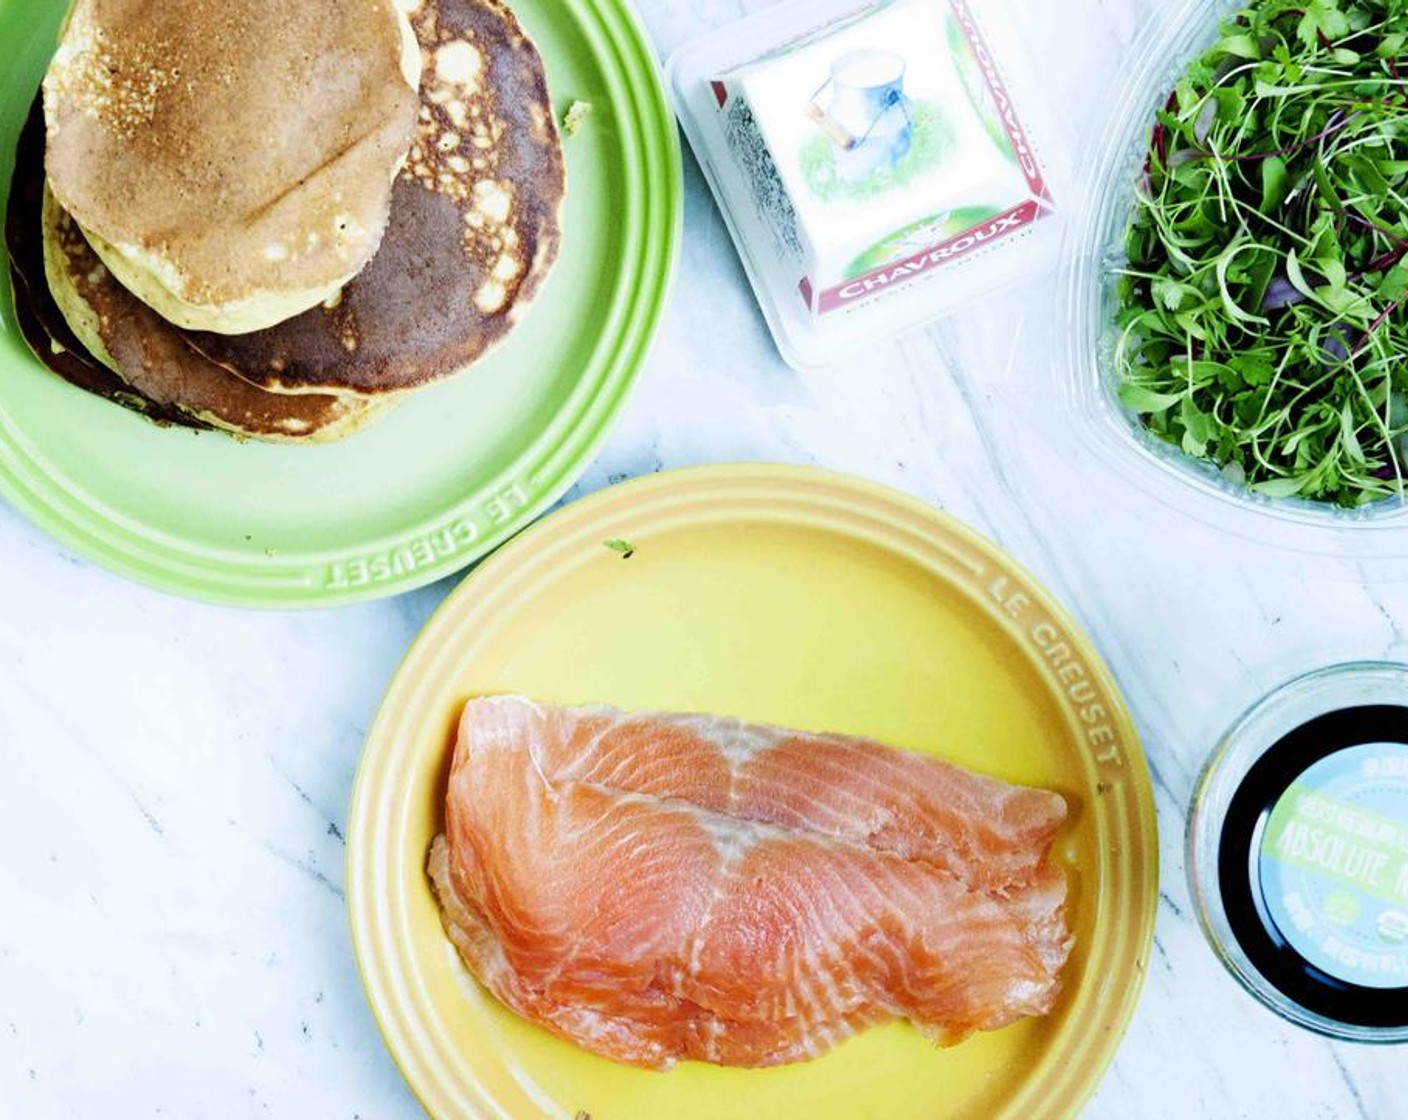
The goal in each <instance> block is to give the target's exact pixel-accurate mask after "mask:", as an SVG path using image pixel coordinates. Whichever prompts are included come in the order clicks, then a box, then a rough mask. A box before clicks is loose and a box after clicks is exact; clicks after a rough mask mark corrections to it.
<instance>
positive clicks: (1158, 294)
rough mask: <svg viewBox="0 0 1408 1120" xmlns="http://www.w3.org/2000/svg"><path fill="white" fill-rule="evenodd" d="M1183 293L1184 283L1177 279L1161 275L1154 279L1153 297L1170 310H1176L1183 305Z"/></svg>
mask: <svg viewBox="0 0 1408 1120" xmlns="http://www.w3.org/2000/svg"><path fill="white" fill-rule="evenodd" d="M1183 293H1184V285H1183V284H1180V283H1179V282H1178V281H1177V280H1170V279H1169V278H1168V277H1166V276H1161V277H1160V278H1159V279H1157V280H1155V281H1154V298H1155V299H1156V300H1158V301H1159V303H1161V304H1162V305H1163V306H1164V307H1166V308H1168V310H1170V311H1177V310H1178V309H1179V308H1180V307H1182V306H1183Z"/></svg>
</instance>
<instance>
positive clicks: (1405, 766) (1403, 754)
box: [1258, 743, 1408, 988]
mask: <svg viewBox="0 0 1408 1120" xmlns="http://www.w3.org/2000/svg"><path fill="white" fill-rule="evenodd" d="M1258 869H1259V872H1260V876H1261V891H1262V898H1263V900H1264V902H1265V906H1266V910H1267V912H1268V913H1269V914H1270V917H1271V919H1272V921H1273V922H1274V923H1275V925H1276V928H1277V930H1279V931H1280V933H1281V936H1282V937H1283V938H1284V939H1285V940H1286V941H1287V942H1289V943H1290V945H1291V947H1292V948H1293V949H1295V951H1296V952H1298V953H1299V954H1300V955H1301V956H1302V957H1304V958H1305V959H1306V960H1307V961H1309V962H1310V963H1311V964H1312V965H1314V966H1315V967H1316V968H1318V969H1320V970H1321V971H1322V972H1324V973H1326V974H1328V975H1330V976H1332V977H1334V978H1335V979H1337V980H1341V981H1343V982H1344V983H1346V984H1353V985H1355V986H1356V987H1360V988H1408V746H1405V745H1404V744H1402V743H1371V744H1368V745H1365V746H1360V747H1351V748H1349V749H1348V750H1343V751H1339V752H1337V753H1335V754H1332V755H1330V756H1328V757H1326V758H1323V759H1321V760H1320V761H1319V762H1317V763H1316V764H1315V765H1314V766H1312V767H1310V769H1308V770H1307V771H1305V773H1303V774H1302V775H1301V776H1300V777H1299V778H1298V779H1296V782H1295V784H1294V785H1292V786H1291V788H1290V789H1289V790H1287V791H1286V793H1285V795H1284V796H1283V797H1282V798H1281V800H1280V801H1278V802H1277V803H1276V807H1275V808H1274V809H1273V810H1272V813H1271V818H1270V820H1269V821H1268V822H1267V825H1266V829H1265V831H1264V832H1263V834H1262V838H1261V845H1260V854H1259V858H1258Z"/></svg>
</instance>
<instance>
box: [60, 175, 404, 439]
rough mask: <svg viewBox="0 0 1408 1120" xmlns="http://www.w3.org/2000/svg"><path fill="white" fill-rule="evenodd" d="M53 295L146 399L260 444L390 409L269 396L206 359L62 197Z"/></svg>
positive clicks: (354, 427) (350, 400)
mask: <svg viewBox="0 0 1408 1120" xmlns="http://www.w3.org/2000/svg"><path fill="white" fill-rule="evenodd" d="M44 265H45V275H46V276H47V278H48V282H49V290H50V292H51V293H52V295H53V297H54V300H55V301H56V302H57V303H58V305H59V309H60V310H61V311H62V312H63V315H64V318H65V320H66V321H67V322H68V325H69V327H70V328H71V329H72V330H73V332H74V334H75V335H77V336H78V339H79V341H81V342H82V343H83V344H84V346H85V347H86V349H87V350H88V352H89V353H90V354H92V355H93V356H94V357H96V358H97V359H98V360H99V361H101V362H102V363H103V364H104V365H107V366H109V367H110V368H112V369H113V370H115V371H117V373H118V375H119V376H120V377H121V378H122V379H123V380H124V381H126V382H127V383H128V384H129V385H132V386H134V387H136V388H137V389H138V390H139V392H140V393H141V394H142V396H144V397H146V398H148V399H150V400H153V401H155V402H156V403H157V404H160V405H169V406H172V407H175V408H178V409H180V410H181V411H182V412H184V413H186V414H187V415H189V416H192V417H194V418H196V419H198V420H200V421H203V422H204V423H206V424H209V425H211V426H212V427H216V428H221V429H223V430H225V431H229V432H233V433H235V434H238V435H242V436H248V437H250V438H253V439H260V440H271V441H286V440H308V441H312V442H327V441H331V440H336V439H342V438H344V437H346V436H349V435H351V434H353V433H354V432H356V431H358V430H360V429H361V428H363V427H365V426H366V425H367V424H368V423H370V422H371V421H372V420H374V419H376V418H378V417H379V416H380V414H381V412H383V411H384V410H385V408H386V407H387V405H388V404H389V403H390V402H375V403H373V402H369V401H366V400H365V399H363V398H357V397H350V396H334V395H326V394H320V393H308V394H304V395H301V396H297V397H294V396H289V395H288V394H280V393H269V392H266V391H265V390H263V389H260V388H258V387H257V386H254V385H251V384H250V383H249V382H247V381H243V380H241V379H240V378H238V377H235V376H233V375H231V374H230V373H229V372H228V371H227V370H225V369H222V368H221V367H220V366H217V365H215V364H214V363H213V362H210V361H208V360H207V359H205V358H203V357H201V355H200V354H198V353H196V352H195V351H194V350H192V349H191V348H190V347H189V346H187V345H186V343H185V342H184V340H183V339H182V338H181V336H180V334H179V333H178V332H177V331H176V329H175V328H173V327H172V326H171V325H170V324H169V323H167V322H166V320H164V319H163V318H162V317H161V316H159V315H158V314H157V313H156V312H155V311H153V310H152V309H151V308H150V307H148V306H147V305H146V304H144V303H143V302H142V301H141V300H139V299H137V297H136V296H134V295H133V294H132V293H131V292H129V291H128V290H127V289H126V288H124V287H123V286H122V285H121V284H119V283H118V282H117V280H116V279H115V278H114V277H113V275H112V273H111V272H109V271H108V269H107V267H106V266H105V265H104V264H103V262H102V260H101V259H100V258H99V257H98V255H97V253H95V252H94V251H93V247H92V246H91V245H89V243H88V240H87V238H86V237H84V235H83V230H82V229H80V228H79V226H78V223H77V222H75V221H74V220H73V218H72V217H71V216H70V215H69V214H68V213H66V212H65V211H64V209H63V208H62V207H61V206H60V205H59V204H58V202H57V200H55V198H54V196H53V194H46V196H45V199H44Z"/></svg>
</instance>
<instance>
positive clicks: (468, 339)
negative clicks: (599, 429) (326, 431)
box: [187, 0, 566, 396]
mask: <svg viewBox="0 0 1408 1120" xmlns="http://www.w3.org/2000/svg"><path fill="white" fill-rule="evenodd" d="M410 14H411V23H412V25H413V26H414V28H415V32H416V38H417V40H418V41H419V43H420V47H421V54H422V57H423V60H424V73H423V76H422V83H421V108H420V124H419V128H418V130H417V133H416V138H415V142H414V144H413V145H412V149H411V156H410V159H409V161H408V163H407V166H406V169H405V170H404V171H403V172H402V174H401V178H400V180H399V181H398V182H397V184H396V190H395V195H394V197H393V200H392V207H391V220H390V224H389V225H388V227H387V231H386V236H385V238H384V239H383V241H382V244H381V248H380V250H379V251H378V253H377V255H376V257H375V258H374V259H373V260H372V262H371V264H370V265H368V266H367V268H366V270H365V271H363V272H362V273H361V274H360V275H359V276H358V277H357V278H356V279H355V280H353V281H352V282H351V283H349V284H348V285H347V286H346V288H345V289H344V290H343V291H342V293H341V296H340V298H338V299H336V300H334V301H332V302H330V304H329V305H327V306H320V307H317V308H314V309H313V310H311V311H309V312H307V313H305V314H303V315H300V316H299V317H297V318H296V319H293V320H290V321H289V322H286V323H282V324H280V325H279V326H277V327H274V328H271V329H269V330H265V331H259V332H257V333H252V334H248V335H243V336H222V335H216V334H206V333H191V334H189V335H188V336H187V337H188V338H189V339H190V341H191V343H192V344H193V345H194V346H195V347H196V348H197V349H199V350H200V351H201V352H202V353H203V354H205V355H207V356H208V357H210V358H211V359H212V360H214V361H216V362H218V363H219V364H221V365H222V366H225V367H226V368H228V369H230V370H232V371H233V372H235V373H238V374H239V375H240V376H241V377H244V378H246V379H248V380H249V381H251V382H253V383H254V384H256V385H259V386H261V387H264V388H267V389H271V390H274V391H278V392H285V393H302V392H318V391H328V390H336V391H349V392H353V393H358V394H362V395H366V396H379V395H381V394H385V393H390V392H399V391H401V390H406V389H413V388H416V387H419V386H422V385H426V384H429V383H431V382H433V381H436V380H439V379H441V378H445V377H449V376H451V375H453V374H456V373H458V372H460V371H461V370H463V369H465V368H466V367H468V366H469V365H471V364H472V363H473V362H475V361H476V360H478V359H479V358H480V357H482V356H483V355H484V353H485V352H486V351H487V350H488V349H489V348H490V347H492V346H493V345H494V344H495V343H497V342H499V341H500V340H502V339H503V338H504V337H505V336H507V335H508V333H509V332H510V331H511V330H512V329H513V326H514V324H515V323H516V322H517V320H518V317H519V316H520V315H521V313H522V312H523V309H524V307H525V306H526V305H527V304H528V302H529V301H530V300H531V299H532V297H533V296H534V295H535V294H536V292H537V291H538V288H539V286H540V285H541V283H542V281H543V278H544V277H545V275H546V273H547V271H548V269H549V268H550V266H551V265H552V262H553V261H554V260H555V259H556V256H557V249H558V243H559V236H560V234H559V231H560V211H561V207H562V200H563V195H564V192H565V187H566V173H565V169H564V165H563V159H562V149H561V144H560V141H559V138H558V133H557V125H556V122H555V120H554V114H553V111H552V102H551V99H550V97H549V94H548V87H547V79H546V77H545V76H544V73H543V65H542V60H541V59H540V58H539V56H538V52H537V49H536V48H535V47H534V46H533V44H532V42H531V41H530V40H529V39H528V37H527V36H526V35H525V34H524V33H523V30H522V28H521V27H519V25H518V21H517V20H516V19H514V17H513V15H512V13H510V12H509V11H508V10H507V9H506V8H504V7H502V6H501V5H500V4H498V3H495V2H494V0H420V3H419V5H418V6H417V7H416V8H415V9H414V10H412V11H411V13H410Z"/></svg>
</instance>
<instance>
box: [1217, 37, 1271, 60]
mask: <svg viewBox="0 0 1408 1120" xmlns="http://www.w3.org/2000/svg"><path fill="white" fill-rule="evenodd" d="M1212 53H1213V54H1230V55H1234V56H1236V57H1237V58H1245V59H1247V60H1248V61H1250V62H1254V61H1256V60H1257V59H1259V58H1261V45H1260V44H1259V43H1258V42H1257V41H1256V40H1255V39H1253V38H1252V37H1251V36H1250V35H1224V36H1223V37H1222V38H1221V39H1219V40H1218V41H1217V46H1215V47H1214V48H1213V49H1212Z"/></svg>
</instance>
